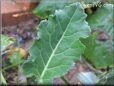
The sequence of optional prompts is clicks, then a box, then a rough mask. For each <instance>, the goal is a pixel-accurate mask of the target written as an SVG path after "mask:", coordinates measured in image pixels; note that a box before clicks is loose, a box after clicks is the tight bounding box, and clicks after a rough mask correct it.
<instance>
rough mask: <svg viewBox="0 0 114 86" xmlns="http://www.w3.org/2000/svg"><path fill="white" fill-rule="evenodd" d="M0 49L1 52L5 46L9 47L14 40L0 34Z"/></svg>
mask: <svg viewBox="0 0 114 86" xmlns="http://www.w3.org/2000/svg"><path fill="white" fill-rule="evenodd" d="M0 38H1V40H0V42H1V45H0V49H1V51H3V50H4V49H5V48H6V47H7V46H9V45H10V44H12V43H14V40H12V39H11V38H10V37H8V36H6V35H2V34H0Z"/></svg>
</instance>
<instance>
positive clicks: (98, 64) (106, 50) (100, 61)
mask: <svg viewBox="0 0 114 86" xmlns="http://www.w3.org/2000/svg"><path fill="white" fill-rule="evenodd" d="M96 37H97V34H92V35H91V36H90V37H88V38H87V39H84V40H82V42H83V43H84V44H85V45H86V49H85V52H84V55H85V57H86V59H87V60H88V61H89V62H90V63H91V64H93V65H94V66H95V68H97V69H100V68H106V67H107V66H113V64H114V63H113V59H114V57H113V47H112V46H111V44H110V40H107V41H105V42H100V41H97V40H96Z"/></svg>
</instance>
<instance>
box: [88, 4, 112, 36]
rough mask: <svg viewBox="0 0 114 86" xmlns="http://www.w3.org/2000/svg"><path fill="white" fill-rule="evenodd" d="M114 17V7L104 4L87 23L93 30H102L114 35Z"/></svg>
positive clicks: (90, 16)
mask: <svg viewBox="0 0 114 86" xmlns="http://www.w3.org/2000/svg"><path fill="white" fill-rule="evenodd" d="M113 20H114V17H113V5H112V4H104V5H102V7H99V8H98V10H97V11H96V12H95V13H94V14H92V15H89V16H88V17H87V21H88V23H89V25H90V27H91V29H101V30H103V31H106V32H108V34H109V35H113V33H114V31H113V27H114V21H113Z"/></svg>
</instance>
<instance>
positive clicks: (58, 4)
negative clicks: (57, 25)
mask: <svg viewBox="0 0 114 86" xmlns="http://www.w3.org/2000/svg"><path fill="white" fill-rule="evenodd" d="M99 1H100V0H41V2H40V4H39V5H38V6H37V7H36V9H35V10H34V11H33V12H34V14H36V15H37V16H38V17H41V18H48V16H49V15H50V14H52V13H54V12H55V10H58V9H63V8H64V7H65V6H67V5H70V4H72V3H75V2H80V3H81V4H82V5H84V4H90V5H95V4H97V3H98V2H99Z"/></svg>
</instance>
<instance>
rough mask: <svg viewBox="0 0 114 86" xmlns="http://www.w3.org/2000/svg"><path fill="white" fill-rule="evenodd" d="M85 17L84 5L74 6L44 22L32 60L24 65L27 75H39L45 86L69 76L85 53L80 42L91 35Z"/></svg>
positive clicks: (58, 12) (32, 49) (34, 44)
mask: <svg viewBox="0 0 114 86" xmlns="http://www.w3.org/2000/svg"><path fill="white" fill-rule="evenodd" d="M86 16H87V15H86V14H85V13H84V9H83V7H82V5H81V4H80V3H74V4H72V5H70V6H67V7H65V8H64V9H63V10H56V12H55V13H54V15H50V16H49V18H48V20H43V21H41V23H40V24H39V27H38V28H39V32H38V33H39V34H38V35H39V37H40V39H39V40H35V41H34V42H33V45H32V47H31V49H30V58H29V60H27V61H26V62H25V63H24V64H23V71H24V74H25V75H27V76H28V77H30V76H33V75H34V76H36V77H37V78H38V81H39V83H43V84H45V83H46V84H50V83H51V82H52V80H53V78H55V77H60V76H63V75H64V74H66V73H67V71H69V69H70V68H71V66H73V65H74V61H77V60H79V59H80V56H81V54H82V53H83V52H84V49H85V46H84V45H83V44H82V43H81V42H80V40H79V39H80V38H86V37H88V35H89V34H90V28H89V26H88V23H87V22H86V21H85V19H86Z"/></svg>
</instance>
